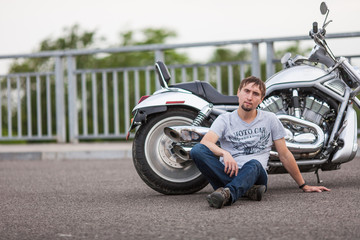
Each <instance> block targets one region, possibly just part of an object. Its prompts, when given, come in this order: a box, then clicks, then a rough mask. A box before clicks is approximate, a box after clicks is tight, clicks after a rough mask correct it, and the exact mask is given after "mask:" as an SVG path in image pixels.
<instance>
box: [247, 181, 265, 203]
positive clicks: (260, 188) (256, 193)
mask: <svg viewBox="0 0 360 240" xmlns="http://www.w3.org/2000/svg"><path fill="white" fill-rule="evenodd" d="M265 190H266V187H265V185H254V186H252V187H251V188H250V189H249V190H248V191H247V192H246V193H245V195H244V196H245V197H248V198H250V199H251V200H254V201H261V199H262V198H263V195H264V193H265Z"/></svg>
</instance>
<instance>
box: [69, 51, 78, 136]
mask: <svg viewBox="0 0 360 240" xmlns="http://www.w3.org/2000/svg"><path fill="white" fill-rule="evenodd" d="M75 69H76V62H75V57H73V56H68V57H67V74H68V95H69V96H68V99H69V101H68V107H69V140H70V142H71V143H77V142H78V139H77V136H78V135H79V129H78V113H77V107H76V96H77V94H76V75H75V73H74V71H75Z"/></svg>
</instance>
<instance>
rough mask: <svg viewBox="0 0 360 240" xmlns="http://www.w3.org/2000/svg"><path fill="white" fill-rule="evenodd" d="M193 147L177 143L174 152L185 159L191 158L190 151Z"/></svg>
mask: <svg viewBox="0 0 360 240" xmlns="http://www.w3.org/2000/svg"><path fill="white" fill-rule="evenodd" d="M191 149H192V147H183V146H180V145H175V146H174V147H173V150H174V153H175V154H176V155H177V156H178V157H179V158H180V159H181V160H183V161H188V160H191V157H190V151H191Z"/></svg>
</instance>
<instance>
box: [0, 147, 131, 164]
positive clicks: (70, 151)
mask: <svg viewBox="0 0 360 240" xmlns="http://www.w3.org/2000/svg"><path fill="white" fill-rule="evenodd" d="M99 159H102V160H119V159H132V147H131V143H95V144H93V143H91V144H83V143H79V144H56V143H55V144H27V145H15V144H14V145H0V161H6V160H46V161H49V160H52V161H54V160H55V161H56V160H99Z"/></svg>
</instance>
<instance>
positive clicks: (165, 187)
mask: <svg viewBox="0 0 360 240" xmlns="http://www.w3.org/2000/svg"><path fill="white" fill-rule="evenodd" d="M196 116H197V113H195V112H194V111H190V110H188V109H179V108H177V109H171V108H169V109H168V111H166V112H164V113H160V114H155V115H153V116H150V117H149V118H148V120H147V122H146V123H145V124H143V125H142V126H140V128H139V129H138V130H137V132H136V134H135V138H134V141H133V149H132V153H133V161H134V165H135V168H136V171H137V172H138V174H139V176H140V177H141V179H142V180H143V181H144V182H145V183H146V184H147V185H148V186H149V187H151V188H152V189H154V190H156V191H158V192H160V193H163V194H190V193H194V192H197V191H199V190H201V189H202V188H204V187H205V186H206V185H207V184H208V181H207V180H206V179H205V177H204V176H203V175H202V174H201V173H200V171H199V170H198V169H197V167H196V165H195V163H194V162H193V161H192V160H189V161H183V160H181V159H180V158H179V157H177V156H176V155H175V154H174V151H173V149H172V146H173V142H172V140H171V139H170V138H168V137H167V136H166V135H165V134H164V128H165V127H170V126H180V125H191V124H192V121H193V119H195V117H196ZM207 125H209V124H207ZM205 126H206V125H205Z"/></svg>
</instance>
